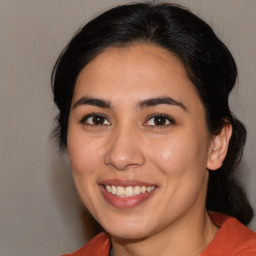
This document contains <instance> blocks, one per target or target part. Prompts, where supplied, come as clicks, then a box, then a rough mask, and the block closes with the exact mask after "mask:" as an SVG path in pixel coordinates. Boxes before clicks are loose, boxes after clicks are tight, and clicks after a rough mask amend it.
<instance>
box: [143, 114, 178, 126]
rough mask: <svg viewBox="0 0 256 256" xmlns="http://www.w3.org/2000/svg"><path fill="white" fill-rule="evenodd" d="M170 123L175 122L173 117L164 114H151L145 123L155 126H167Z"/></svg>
mask: <svg viewBox="0 0 256 256" xmlns="http://www.w3.org/2000/svg"><path fill="white" fill-rule="evenodd" d="M171 124H175V121H174V119H173V118H171V117H169V116H167V115H164V114H156V115H153V116H151V117H150V118H149V119H148V120H147V122H146V123H145V125H146V126H157V127H160V126H168V125H171Z"/></svg>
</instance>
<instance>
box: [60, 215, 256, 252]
mask: <svg viewBox="0 0 256 256" xmlns="http://www.w3.org/2000/svg"><path fill="white" fill-rule="evenodd" d="M211 218H212V219H213V221H214V223H215V224H216V225H218V226H220V227H221V228H220V230H219V231H218V233H217V234H216V236H215V237H214V238H213V240H212V242H211V243H210V244H209V245H208V246H207V247H206V248H205V250H204V251H203V252H202V253H201V254H200V256H256V233H254V232H253V231H251V230H250V229H248V228H247V227H245V226H244V225H243V224H241V223H240V222H239V221H238V220H236V219H235V218H231V217H228V216H225V215H223V214H220V213H211ZM110 247H111V242H110V236H109V235H108V234H107V233H101V234H99V235H97V236H96V237H94V238H93V239H92V240H91V241H90V242H89V243H87V244H86V245H85V246H83V247H82V248H81V249H79V250H78V251H76V252H74V253H71V254H65V255H63V256H109V250H110Z"/></svg>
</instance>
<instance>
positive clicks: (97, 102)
mask: <svg viewBox="0 0 256 256" xmlns="http://www.w3.org/2000/svg"><path fill="white" fill-rule="evenodd" d="M83 105H90V106H97V107H101V108H112V106H111V103H110V102H109V101H107V100H102V99H97V98H89V97H82V98H80V99H79V100H78V101H77V102H76V103H75V104H74V106H73V109H74V108H76V107H78V106H83Z"/></svg>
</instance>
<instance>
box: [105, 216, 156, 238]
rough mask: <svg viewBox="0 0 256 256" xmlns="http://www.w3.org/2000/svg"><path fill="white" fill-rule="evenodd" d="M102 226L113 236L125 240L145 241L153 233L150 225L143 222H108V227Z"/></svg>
mask: <svg viewBox="0 0 256 256" xmlns="http://www.w3.org/2000/svg"><path fill="white" fill-rule="evenodd" d="M102 226H103V227H104V229H105V230H106V232H108V233H109V234H110V235H111V236H113V237H116V238H119V239H125V240H138V239H143V238H145V237H147V236H149V234H150V233H152V232H151V231H150V227H149V225H148V224H147V225H146V223H143V222H142V221H141V220H130V219H129V220H127V219H126V220H124V221H121V220H120V221H119V222H117V221H114V222H107V223H106V225H104V223H103V224H102Z"/></svg>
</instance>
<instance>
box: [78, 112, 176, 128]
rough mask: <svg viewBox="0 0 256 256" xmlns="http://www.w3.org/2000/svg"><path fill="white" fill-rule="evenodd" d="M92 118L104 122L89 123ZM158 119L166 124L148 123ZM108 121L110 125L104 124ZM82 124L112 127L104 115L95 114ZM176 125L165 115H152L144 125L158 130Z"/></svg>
mask: <svg viewBox="0 0 256 256" xmlns="http://www.w3.org/2000/svg"><path fill="white" fill-rule="evenodd" d="M90 118H103V120H102V119H101V120H100V121H103V123H102V124H100V123H99V124H93V123H87V122H88V120H89V119H90ZM156 118H162V119H163V121H164V124H159V125H157V124H156V123H155V122H154V121H153V122H154V124H147V123H149V121H150V120H154V119H156ZM92 121H93V120H92ZM106 121H107V122H108V124H104V122H106ZM155 121H156V120H155ZM80 122H81V123H82V124H83V125H86V126H109V125H111V122H110V121H109V120H108V119H107V118H106V117H105V116H104V115H102V114H99V113H93V114H89V115H86V116H84V117H83V118H82V119H81V121H80ZM166 122H169V123H168V124H165V123H166ZM174 124H175V120H174V119H173V118H172V117H170V116H168V115H165V114H154V115H151V116H150V117H149V118H147V121H146V122H145V123H144V124H143V125H144V126H151V127H156V128H164V127H166V126H169V125H174Z"/></svg>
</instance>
